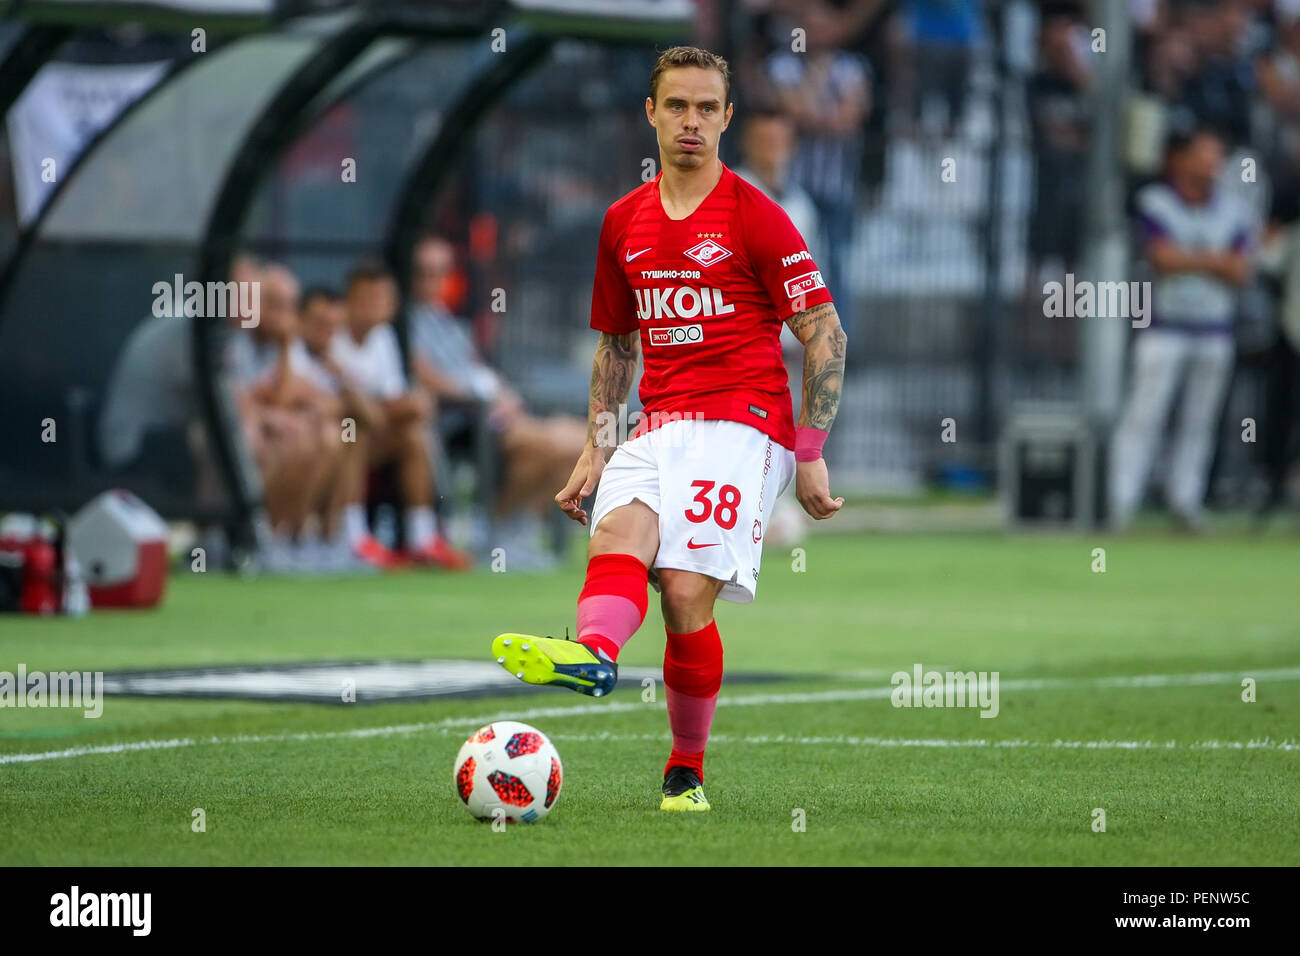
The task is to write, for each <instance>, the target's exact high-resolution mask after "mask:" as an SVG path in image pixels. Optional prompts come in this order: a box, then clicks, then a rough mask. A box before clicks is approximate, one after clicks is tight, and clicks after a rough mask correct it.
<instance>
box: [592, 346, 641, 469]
mask: <svg viewBox="0 0 1300 956" xmlns="http://www.w3.org/2000/svg"><path fill="white" fill-rule="evenodd" d="M640 355H641V335H640V333H638V332H628V333H627V334H626V335H613V334H611V333H609V332H601V333H600V340H599V341H598V342H597V343H596V357H595V358H594V359H593V360H592V362H591V401H590V403H589V405H588V415H587V444H588V446H602V447H603V449H604V451H605V458H606V460H608V459H609V456H610V455H612V454H613V453H614V444H613V443H606V442H602V441H600V437H601V436H600V434H599V432H600V428H601V424H602V423H603V422H608V421H610V418H609V416H610V415H615V416H617V415H618V411H619V406H620V405H623V404H625V403H626V402H627V396H628V393H629V392H631V391H632V379H633V378H635V377H636V363H637V359H638V358H639V357H640Z"/></svg>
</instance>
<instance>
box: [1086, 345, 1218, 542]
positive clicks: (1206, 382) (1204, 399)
mask: <svg viewBox="0 0 1300 956" xmlns="http://www.w3.org/2000/svg"><path fill="white" fill-rule="evenodd" d="M1233 351H1234V345H1233V340H1232V338H1231V336H1228V335H1222V334H1195V333H1190V332H1182V331H1178V330H1171V329H1165V328H1155V329H1146V330H1145V331H1143V332H1141V333H1139V335H1138V340H1137V342H1136V343H1134V345H1133V367H1132V379H1131V382H1130V385H1129V392H1128V401H1127V402H1126V403H1125V405H1124V410H1123V412H1122V414H1121V415H1120V419H1119V424H1118V425H1117V426H1116V428H1115V435H1114V439H1113V442H1112V445H1111V467H1110V504H1111V518H1112V521H1113V523H1114V524H1115V525H1117V526H1118V527H1124V526H1125V525H1127V524H1128V523H1129V521H1130V520H1131V519H1132V517H1133V513H1134V512H1135V511H1136V510H1137V508H1138V505H1139V504H1141V501H1142V493H1143V492H1144V491H1145V490H1146V485H1147V478H1148V476H1149V475H1150V473H1151V462H1152V459H1153V458H1154V456H1155V453H1156V449H1157V448H1159V447H1160V443H1161V438H1162V437H1163V435H1164V428H1165V422H1166V421H1168V419H1169V413H1170V410H1171V409H1172V408H1173V406H1174V403H1175V399H1176V398H1177V399H1178V403H1177V404H1178V422H1177V426H1176V431H1175V433H1174V439H1173V445H1172V446H1171V448H1170V459H1169V474H1168V481H1167V484H1166V498H1167V500H1168V502H1169V506H1170V508H1171V509H1172V510H1173V511H1174V512H1175V513H1176V514H1178V515H1181V516H1183V517H1191V518H1194V517H1196V516H1197V515H1198V514H1199V513H1200V511H1201V506H1202V503H1203V502H1204V500H1205V484H1206V481H1207V479H1208V477H1209V475H1208V472H1209V468H1210V457H1211V455H1212V454H1213V453H1214V443H1215V428H1216V426H1217V425H1218V423H1219V414H1220V411H1221V410H1222V407H1223V399H1224V393H1225V392H1226V390H1227V387H1228V381H1229V379H1230V378H1231V377H1232V363H1233ZM1180 386H1181V388H1180Z"/></svg>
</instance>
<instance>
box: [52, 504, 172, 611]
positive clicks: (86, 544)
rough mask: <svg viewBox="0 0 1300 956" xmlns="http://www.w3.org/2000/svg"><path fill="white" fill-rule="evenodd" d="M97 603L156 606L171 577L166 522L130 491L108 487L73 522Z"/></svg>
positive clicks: (74, 540)
mask: <svg viewBox="0 0 1300 956" xmlns="http://www.w3.org/2000/svg"><path fill="white" fill-rule="evenodd" d="M67 543H68V546H69V547H71V548H72V553H73V554H75V555H76V556H77V560H78V561H79V562H80V563H81V569H82V573H83V574H85V576H86V585H87V586H88V587H89V589H90V604H91V606H92V607H152V606H153V605H155V604H157V603H158V602H159V601H160V600H161V599H162V593H163V584H164V583H165V582H166V580H167V525H166V524H165V523H164V522H163V520H162V518H160V517H159V516H158V512H156V511H154V510H153V509H152V508H150V507H149V506H148V505H147V504H145V503H144V502H143V501H141V500H140V499H139V498H137V497H136V496H135V495H133V494H131V492H129V491H122V490H120V489H119V490H114V491H106V492H104V493H103V494H102V495H100V496H99V497H97V498H95V499H93V500H92V501H91V502H90V504H88V505H86V507H84V508H82V509H81V510H80V511H78V512H77V514H76V515H75V516H74V517H73V519H72V520H71V521H70V522H69V523H68V539H67Z"/></svg>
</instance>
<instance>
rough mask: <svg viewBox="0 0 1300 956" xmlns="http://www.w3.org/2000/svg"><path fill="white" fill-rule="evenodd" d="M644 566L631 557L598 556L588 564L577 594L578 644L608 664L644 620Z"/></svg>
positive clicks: (614, 659)
mask: <svg viewBox="0 0 1300 956" xmlns="http://www.w3.org/2000/svg"><path fill="white" fill-rule="evenodd" d="M646 603H647V600H646V566H645V565H644V564H642V563H641V560H640V559H639V558H637V557H635V556H633V555H630V554H598V555H596V556H595V557H594V558H592V559H591V560H590V561H588V562H587V583H586V584H584V585H583V586H582V593H581V594H579V595H578V643H579V644H586V645H587V647H589V648H591V650H592V652H593V653H594V654H596V655H597V656H600V655H601V653H602V652H603V654H604V656H605V657H607V658H609V659H610V660H611V661H617V660H618V652H619V651H621V650H622V649H623V645H624V644H626V643H627V642H628V640H629V639H630V638H631V637H632V635H633V634H635V633H636V629H637V628H638V627H640V626H641V622H642V621H644V620H645V612H646Z"/></svg>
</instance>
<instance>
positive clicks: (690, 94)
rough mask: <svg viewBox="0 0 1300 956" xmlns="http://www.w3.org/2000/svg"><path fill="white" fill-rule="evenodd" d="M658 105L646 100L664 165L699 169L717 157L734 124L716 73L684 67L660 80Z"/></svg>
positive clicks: (720, 81)
mask: <svg viewBox="0 0 1300 956" xmlns="http://www.w3.org/2000/svg"><path fill="white" fill-rule="evenodd" d="M657 95H658V102H654V101H652V100H651V99H650V97H648V96H647V97H646V101H645V110H646V117H647V118H648V119H649V120H650V125H651V126H653V127H654V128H655V133H656V135H657V137H658V139H659V152H660V155H662V156H663V161H664V163H665V164H669V163H671V164H672V165H673V166H676V167H677V168H678V169H696V168H698V167H700V166H703V165H704V164H705V163H707V162H710V161H711V160H713V159H714V158H716V157H717V155H718V140H719V139H721V138H722V131H723V130H725V129H726V128H727V124H728V123H730V122H731V107H730V106H729V105H726V102H725V101H726V96H727V90H726V84H725V83H723V81H722V74H721V73H719V72H718V71H717V70H706V69H704V68H702V67H698V66H682V67H677V68H675V69H672V70H665V71H664V72H663V73H662V74H661V75H660V77H659V88H658V90H657Z"/></svg>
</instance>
